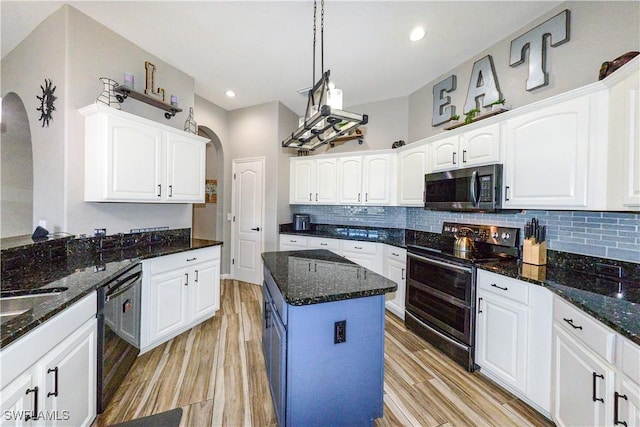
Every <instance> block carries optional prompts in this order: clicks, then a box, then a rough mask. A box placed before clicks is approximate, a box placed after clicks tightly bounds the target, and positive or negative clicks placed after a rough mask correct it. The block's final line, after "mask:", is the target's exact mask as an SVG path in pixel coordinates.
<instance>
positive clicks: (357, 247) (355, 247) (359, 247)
mask: <svg viewBox="0 0 640 427" xmlns="http://www.w3.org/2000/svg"><path fill="white" fill-rule="evenodd" d="M353 248H354V249H362V246H354V247H353Z"/></svg>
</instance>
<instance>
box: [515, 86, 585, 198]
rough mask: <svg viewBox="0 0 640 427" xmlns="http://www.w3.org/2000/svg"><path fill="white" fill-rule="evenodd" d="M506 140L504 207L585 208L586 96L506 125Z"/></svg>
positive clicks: (541, 110)
mask: <svg viewBox="0 0 640 427" xmlns="http://www.w3.org/2000/svg"><path fill="white" fill-rule="evenodd" d="M505 141H506V143H505V145H506V147H505V153H506V159H505V165H504V171H505V184H504V185H505V191H504V195H505V196H504V197H505V199H504V206H505V207H509V208H528V207H531V208H538V207H540V208H545V207H571V206H575V207H580V206H586V204H587V196H586V195H587V187H586V184H587V172H588V164H587V160H588V159H587V156H588V144H589V97H581V98H576V99H572V100H569V101H565V102H561V103H559V104H556V105H552V106H550V107H546V108H542V109H540V110H538V111H532V112H530V113H526V114H523V115H521V116H519V117H514V118H512V119H509V120H507V122H506V139H505Z"/></svg>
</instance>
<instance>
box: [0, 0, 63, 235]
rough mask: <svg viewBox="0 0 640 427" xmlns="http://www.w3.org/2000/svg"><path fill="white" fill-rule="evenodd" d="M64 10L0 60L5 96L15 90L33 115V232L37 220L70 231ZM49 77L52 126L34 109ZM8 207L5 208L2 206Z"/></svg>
mask: <svg viewBox="0 0 640 427" xmlns="http://www.w3.org/2000/svg"><path fill="white" fill-rule="evenodd" d="M65 22H66V14H65V12H64V10H62V9H61V10H58V11H57V12H55V13H54V14H52V15H51V16H50V17H49V18H47V19H46V20H45V21H44V22H43V23H42V24H40V25H39V26H38V27H36V28H35V29H34V30H33V32H32V33H31V34H30V35H29V36H28V37H27V38H26V39H25V40H24V41H23V42H22V43H20V45H19V46H17V47H16V48H15V49H13V50H12V51H11V52H9V53H8V54H7V55H6V56H5V57H4V58H3V59H2V62H0V68H1V69H2V96H3V97H4V96H5V95H6V94H7V93H8V92H15V93H16V94H18V96H20V98H21V99H22V102H23V103H24V106H25V108H26V110H27V115H28V117H29V128H30V131H31V143H32V148H33V169H34V177H33V192H34V193H33V218H32V219H30V222H32V225H33V226H32V227H30V228H31V230H33V229H34V228H35V226H36V225H37V224H38V220H39V219H44V220H46V221H47V229H48V230H49V231H66V230H65V220H64V181H65V176H64V161H65V159H64V153H65V150H64V138H65V133H64V128H65V116H66V108H65V106H66V103H67V96H66V91H67V85H66V82H65V62H64V58H65V50H66V49H65ZM45 79H51V82H52V84H53V86H55V87H56V90H55V92H54V95H55V96H57V97H58V99H57V100H56V101H55V103H54V107H55V108H56V110H55V111H54V112H53V113H52V120H51V121H50V122H49V126H48V127H46V126H45V127H42V122H40V121H38V119H39V118H40V112H39V111H37V110H36V108H38V107H39V106H40V101H39V100H38V99H37V98H36V96H41V95H42V91H41V89H40V86H41V85H42V86H44V84H45V82H44V80H45ZM6 208H8V206H3V209H6Z"/></svg>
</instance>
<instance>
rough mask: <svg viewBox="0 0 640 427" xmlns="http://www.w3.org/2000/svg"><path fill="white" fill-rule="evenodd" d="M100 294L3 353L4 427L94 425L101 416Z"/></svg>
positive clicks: (0, 419)
mask: <svg viewBox="0 0 640 427" xmlns="http://www.w3.org/2000/svg"><path fill="white" fill-rule="evenodd" d="M96 307H97V305H96V297H95V293H94V294H91V295H89V296H87V297H85V298H84V299H83V300H81V301H79V302H77V303H76V304H74V305H72V306H71V307H69V308H68V309H67V310H65V311H64V312H62V313H60V314H58V315H56V316H55V317H53V318H52V319H50V320H49V321H47V322H46V323H45V324H43V325H41V326H39V327H38V328H36V329H35V330H33V331H31V332H29V333H28V334H27V335H25V336H24V337H22V338H20V339H19V340H18V341H16V342H14V343H12V344H10V345H9V346H8V347H6V348H5V349H3V350H2V352H0V365H1V366H2V371H3V373H2V391H1V392H0V411H1V413H2V415H1V417H0V425H3V426H5V425H6V426H14V425H29V426H31V425H36V426H37V425H43V426H88V425H91V423H92V422H93V420H94V419H95V416H96V379H97V367H96V366H97V355H96V351H97V319H96V317H95V314H96Z"/></svg>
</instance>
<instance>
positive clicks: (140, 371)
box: [94, 280, 553, 427]
mask: <svg viewBox="0 0 640 427" xmlns="http://www.w3.org/2000/svg"><path fill="white" fill-rule="evenodd" d="M220 307H221V308H220V310H219V311H218V312H217V313H216V315H215V316H214V317H213V318H211V319H208V320H207V321H205V322H203V323H201V324H199V325H197V326H195V327H194V328H192V329H190V330H189V331H187V332H185V333H183V334H181V335H179V336H177V337H175V338H174V339H173V340H170V341H169V342H167V343H166V344H164V345H161V346H159V347H156V348H155V349H153V350H151V351H149V352H147V353H146V354H143V355H141V356H140V357H139V358H138V359H137V360H136V362H135V364H134V366H133V368H132V369H131V371H130V372H129V375H127V378H126V380H125V381H124V382H123V384H122V385H121V386H120V388H119V390H118V392H117V394H116V397H115V398H114V399H113V401H112V402H111V403H110V404H109V407H108V408H107V409H106V411H105V412H104V413H103V414H101V415H100V416H99V417H98V418H97V419H96V421H95V422H94V426H95V427H102V426H107V425H111V424H114V423H118V422H123V421H128V420H131V419H134V418H139V417H141V416H145V415H151V414H155V413H158V412H163V411H167V410H170V409H173V408H175V407H181V408H182V409H183V417H182V420H181V424H180V425H181V426H189V427H190V426H206V425H211V426H260V427H263V426H270V427H271V426H273V427H275V426H276V418H275V411H274V407H273V402H272V400H271V395H270V393H269V384H268V382H267V376H266V367H265V363H264V356H263V354H262V337H261V331H262V329H261V328H262V324H261V322H262V294H261V287H260V286H256V285H251V284H248V283H243V282H238V281H233V280H223V281H222V284H221V304H220ZM385 328H386V330H385V384H384V391H385V394H384V416H383V417H382V418H380V419H377V420H376V421H375V425H376V426H377V427H387V426H420V427H436V426H438V427H454V426H460V425H465V426H466V425H477V426H489V425H493V426H509V425H523V426H524V425H527V426H528V425H531V426H535V427H548V426H552V425H553V423H552V422H551V421H549V420H547V419H546V418H544V417H543V416H542V415H540V414H539V413H537V412H536V411H535V410H534V409H533V408H531V407H530V406H528V405H526V404H525V403H524V402H522V401H521V400H519V399H517V398H516V397H515V396H513V395H512V394H511V393H509V392H507V391H506V390H503V389H502V388H500V387H499V386H497V385H496V384H494V383H493V382H492V381H490V380H489V379H487V378H486V377H484V376H482V375H481V374H479V373H469V372H466V371H465V370H464V369H462V368H461V367H460V366H459V365H457V364H455V363H453V362H452V361H451V360H450V359H449V358H447V357H446V356H444V355H443V354H442V353H441V352H440V351H438V350H437V349H435V348H434V347H433V346H431V345H430V344H429V343H427V342H425V341H424V340H422V339H421V338H420V337H418V336H417V335H415V334H413V333H412V332H411V331H408V330H407V329H406V328H405V326H404V323H403V321H402V320H401V319H399V318H398V317H396V316H395V315H392V314H389V313H387V314H386V316H385Z"/></svg>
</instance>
